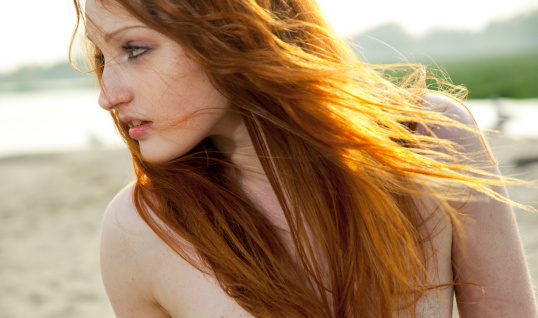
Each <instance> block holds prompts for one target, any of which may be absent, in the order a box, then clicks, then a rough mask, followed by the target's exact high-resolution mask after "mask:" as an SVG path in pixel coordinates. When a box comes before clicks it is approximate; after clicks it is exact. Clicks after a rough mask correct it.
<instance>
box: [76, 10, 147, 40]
mask: <svg viewBox="0 0 538 318" xmlns="http://www.w3.org/2000/svg"><path fill="white" fill-rule="evenodd" d="M84 11H85V18H86V33H87V36H88V38H90V39H94V38H95V37H103V38H104V39H105V40H108V39H109V38H110V37H111V36H113V35H114V33H115V32H117V31H118V30H120V29H125V28H133V27H142V26H145V25H144V24H143V23H142V22H140V21H139V20H137V19H135V18H134V17H133V16H131V15H130V14H129V13H128V12H127V11H126V10H125V9H123V8H122V7H121V6H120V5H119V4H118V3H115V1H105V3H103V1H100V0H87V1H86V5H85V10H84Z"/></svg>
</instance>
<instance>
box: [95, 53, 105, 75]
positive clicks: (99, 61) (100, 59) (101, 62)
mask: <svg viewBox="0 0 538 318" xmlns="http://www.w3.org/2000/svg"><path fill="white" fill-rule="evenodd" d="M95 60H96V61H97V63H96V64H97V67H98V68H100V69H101V73H103V71H104V70H105V56H104V55H103V54H96V55H95Z"/></svg>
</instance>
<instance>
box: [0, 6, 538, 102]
mask: <svg viewBox="0 0 538 318" xmlns="http://www.w3.org/2000/svg"><path fill="white" fill-rule="evenodd" d="M536 30H538V11H533V12H528V13H526V14H524V15H521V16H518V17H515V18H512V19H510V20H506V21H497V22H493V23H491V24H490V25H489V26H488V27H487V28H485V29H484V30H482V31H481V32H465V31H447V30H433V31H431V32H430V33H428V34H426V35H424V36H423V37H413V36H412V35H409V34H408V33H407V32H406V31H405V30H404V29H403V28H401V27H400V26H398V25H396V24H387V25H384V26H381V27H379V28H375V29H373V30H370V31H368V32H366V33H365V34H358V35H356V36H353V37H351V38H349V39H348V41H349V42H350V43H351V44H352V46H354V45H358V46H360V48H358V47H355V48H356V53H357V54H358V55H359V56H360V57H361V58H362V59H363V60H365V61H367V62H368V63H372V64H376V63H378V64H381V63H387V64H389V63H402V62H403V63H406V62H407V63H414V62H416V63H421V64H424V65H426V66H427V67H428V69H429V70H430V73H431V74H433V75H436V76H439V75H441V76H448V78H449V79H450V80H451V82H452V83H453V84H455V85H463V86H466V87H467V89H468V90H469V96H468V97H469V98H474V99H479V98H491V97H494V96H497V97H506V98H518V99H521V98H538V36H536ZM439 70H440V71H439ZM393 75H395V76H396V77H398V76H401V75H402V74H400V73H397V74H393ZM81 86H88V87H91V86H93V87H95V86H96V85H95V81H94V80H93V79H92V78H91V76H89V75H88V74H80V73H77V72H76V71H74V70H73V69H72V68H71V65H69V63H68V62H64V63H59V64H57V65H54V66H52V67H48V68H44V67H23V68H21V69H19V70H17V71H15V72H13V73H11V74H0V93H1V92H12V91H27V90H36V89H51V88H58V89H65V88H70V87H81Z"/></svg>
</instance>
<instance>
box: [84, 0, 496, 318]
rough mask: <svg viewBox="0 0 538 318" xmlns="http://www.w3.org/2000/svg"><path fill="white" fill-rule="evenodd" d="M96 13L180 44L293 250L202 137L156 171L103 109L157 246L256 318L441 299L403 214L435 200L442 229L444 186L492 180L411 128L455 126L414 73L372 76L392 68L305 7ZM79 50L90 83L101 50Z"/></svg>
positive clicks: (304, 1)
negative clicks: (430, 294)
mask: <svg viewBox="0 0 538 318" xmlns="http://www.w3.org/2000/svg"><path fill="white" fill-rule="evenodd" d="M74 2H75V5H76V7H77V13H78V16H79V20H80V21H84V17H83V11H82V9H81V7H80V4H79V1H78V0H74ZM108 2H110V1H108ZM103 5H108V6H112V5H119V6H121V7H123V8H124V9H126V10H127V11H128V12H130V13H131V14H132V15H133V16H134V17H135V18H137V19H139V20H140V21H142V22H143V23H145V24H146V25H148V26H149V27H150V28H152V29H155V30H156V31H158V32H160V33H162V34H164V35H166V36H167V37H169V38H170V39H172V40H174V41H176V42H177V43H179V44H180V45H181V46H182V47H183V49H184V50H185V52H186V53H187V56H188V57H189V58H191V59H192V60H194V61H195V62H196V63H198V64H199V65H201V66H202V68H203V69H204V70H205V72H206V73H207V75H208V76H209V78H210V80H211V82H212V83H213V85H214V86H215V87H216V88H217V89H218V90H219V91H220V92H221V93H222V94H223V95H225V96H226V97H227V98H228V99H229V100H230V101H231V102H232V103H233V104H234V106H235V107H234V109H237V111H239V112H240V113H241V115H242V116H243V119H244V122H245V125H246V127H247V129H248V133H249V135H250V138H251V139H252V142H253V144H254V147H255V149H256V152H257V154H258V156H259V159H260V160H261V163H262V165H263V168H264V171H265V173H266V175H267V177H268V179H269V181H270V183H271V185H272V187H273V189H274V191H275V193H276V195H277V197H278V199H279V202H280V204H281V206H282V208H283V211H284V214H285V217H286V220H287V221H288V223H289V227H290V228H289V231H290V233H291V238H292V239H293V243H294V244H293V249H294V250H293V251H291V252H290V250H289V249H288V248H287V245H286V244H284V242H283V240H282V238H281V234H280V232H279V230H278V229H276V228H275V226H273V225H272V224H271V223H270V222H269V221H268V220H267V219H266V218H265V217H264V215H263V213H262V212H261V211H260V210H259V209H257V208H256V207H255V206H254V205H253V203H251V202H250V200H249V199H248V198H247V196H246V194H245V193H243V192H242V190H241V187H240V186H239V184H238V182H237V179H236V176H237V174H236V173H237V171H236V167H234V166H233V165H232V163H231V162H230V160H229V159H228V158H227V157H226V155H225V154H223V153H221V152H219V150H218V149H217V148H216V147H215V146H214V145H213V144H212V143H211V142H210V141H209V140H204V141H202V142H201V143H200V144H199V145H198V146H196V147H195V148H194V149H192V150H191V151H190V152H189V153H188V154H186V155H184V156H182V157H180V158H177V159H174V160H172V161H170V162H167V163H158V164H155V163H148V162H146V161H144V159H143V157H142V156H141V154H140V151H139V146H138V143H137V141H136V140H133V139H131V138H130V137H129V135H128V126H127V125H125V124H124V123H122V122H121V121H120V120H119V118H118V114H117V113H116V112H115V111H112V112H111V113H112V115H113V117H114V119H115V123H116V125H117V127H118V129H119V131H120V133H121V134H122V136H123V138H124V139H125V141H126V143H127V145H128V147H129V149H130V151H131V153H132V157H133V162H134V168H135V172H136V186H135V190H134V191H135V192H134V201H135V205H136V208H137V210H138V212H139V214H140V215H141V217H142V218H143V219H144V220H145V221H146V222H147V223H148V225H149V226H150V227H151V228H152V229H153V230H154V231H155V232H156V233H157V234H158V235H159V236H160V237H161V238H162V239H163V241H164V242H166V244H168V245H169V246H170V247H171V248H172V249H173V250H174V251H176V252H177V253H178V254H179V255H181V256H182V257H184V258H185V259H186V260H187V261H189V262H190V263H191V264H193V265H194V266H196V267H197V268H199V269H200V270H202V271H204V272H208V273H212V274H213V275H214V276H215V277H216V278H217V280H218V282H219V283H220V286H221V287H222V289H223V290H224V291H225V292H226V293H227V294H228V295H229V296H230V297H232V298H233V299H234V300H235V301H236V302H237V303H238V304H239V305H241V306H242V307H243V308H244V309H245V310H246V311H248V312H249V313H251V314H252V315H254V316H256V317H392V315H393V314H394V312H398V311H401V312H407V313H408V314H409V316H415V313H414V311H415V307H416V304H417V301H418V300H419V299H420V298H421V297H423V295H424V294H425V293H426V292H427V291H428V290H430V289H432V288H439V287H441V286H435V285H434V284H433V283H432V281H433V278H432V277H430V276H429V275H428V272H427V269H426V265H427V262H432V261H433V260H428V259H427V258H428V257H427V256H426V255H430V254H432V251H428V250H427V249H428V246H430V245H428V244H427V243H428V242H429V241H430V240H431V238H432V236H433V235H435V233H432V231H428V230H427V229H425V223H426V222H427V221H428V220H427V219H428V218H429V217H428V216H423V215H421V214H419V213H418V212H417V205H419V204H421V202H422V201H424V200H422V199H425V198H430V199H434V201H435V202H436V206H435V207H430V208H431V213H432V214H433V213H434V212H435V213H439V214H440V215H444V216H445V217H447V218H449V219H452V222H453V223H454V224H453V227H454V229H455V230H456V231H457V230H458V229H459V225H458V223H457V221H456V219H455V218H454V216H455V215H456V213H457V210H456V209H455V208H453V207H452V206H453V205H451V204H448V202H449V200H456V199H458V198H460V199H461V197H464V198H467V196H466V194H465V193H467V194H468V193H469V191H467V192H465V188H462V187H458V185H464V186H465V187H470V188H475V189H477V190H479V191H482V192H485V193H486V194H489V195H490V196H493V197H495V196H496V194H495V193H494V192H492V191H491V190H490V189H489V187H487V186H486V184H487V180H488V178H490V177H491V176H488V175H484V174H482V175H481V174H479V173H478V172H477V171H471V170H469V169H470V168H468V167H466V166H465V165H463V161H462V160H463V159H461V160H460V159H458V158H463V156H462V155H461V154H460V153H458V151H457V148H456V147H455V146H454V145H451V144H450V143H449V142H448V141H446V140H441V139H438V138H436V137H435V136H434V135H433V134H429V133H423V134H419V133H417V132H416V130H415V129H414V127H416V126H417V125H418V124H420V125H422V126H423V127H428V126H430V125H444V126H446V125H457V124H456V123H454V122H453V121H451V120H450V119H448V118H445V117H443V116H442V115H441V114H440V113H436V112H433V111H429V110H428V107H427V105H426V103H425V102H424V100H423V96H424V93H425V91H426V89H425V75H424V74H425V73H424V70H423V69H422V68H421V67H419V66H414V67H409V69H410V70H411V71H410V75H409V76H408V77H406V78H405V79H404V80H403V81H401V82H399V84H395V83H394V81H392V80H390V78H389V77H387V76H386V75H384V74H387V73H386V71H387V70H393V71H394V70H396V71H398V69H397V67H398V66H395V67H393V68H392V69H390V68H389V67H388V66H373V65H368V64H365V63H361V62H360V61H359V60H358V59H357V58H356V57H355V55H353V54H352V52H351V50H350V49H348V47H347V46H346V45H345V44H344V43H343V41H342V40H340V39H339V37H338V36H336V35H335V34H334V32H333V31H332V29H331V28H330V27H329V25H328V24H327V22H326V21H325V19H324V18H323V15H322V14H321V12H320V10H319V8H318V6H317V4H316V3H315V2H314V1H312V0H294V1H292V0H153V1H150V0H139V1H132V0H114V1H113V2H110V3H103ZM91 50H92V52H91V53H92V55H95V56H96V58H95V59H93V60H92V61H91V63H92V65H93V66H92V67H93V69H94V70H95V74H96V76H97V79H98V80H99V81H100V79H101V75H102V74H101V72H102V63H103V61H102V59H101V58H100V54H101V53H100V51H99V49H98V48H97V47H92V48H91ZM460 128H462V127H460ZM462 129H463V128H462ZM426 130H427V129H426ZM435 149H437V150H435ZM471 172H472V173H471ZM489 180H490V182H489V183H490V184H496V183H500V182H501V181H500V180H496V179H495V178H492V177H491V178H490V179H489ZM448 187H450V189H451V191H447V188H448ZM179 238H180V239H179ZM187 246H193V247H194V248H195V250H196V252H197V255H193V254H192V253H188V251H187V250H188V249H187ZM199 259H200V260H202V261H201V262H200V261H199Z"/></svg>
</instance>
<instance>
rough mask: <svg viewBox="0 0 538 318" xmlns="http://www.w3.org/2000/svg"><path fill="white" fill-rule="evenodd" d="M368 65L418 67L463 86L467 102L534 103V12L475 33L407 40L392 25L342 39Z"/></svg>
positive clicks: (537, 59) (537, 29)
mask: <svg viewBox="0 0 538 318" xmlns="http://www.w3.org/2000/svg"><path fill="white" fill-rule="evenodd" d="M348 40H349V42H350V44H351V45H352V47H353V49H354V50H355V53H356V54H357V55H359V57H361V58H362V59H363V60H364V61H366V62H368V63H373V64H389V63H420V64H423V65H426V66H427V67H428V69H429V71H430V72H431V73H432V74H437V75H440V74H444V75H445V76H447V78H448V79H450V80H451V82H452V83H453V84H455V85H464V86H466V87H467V89H468V90H469V98H475V99H479V98H480V99H482V98H489V97H506V98H517V99H522V98H538V11H533V12H530V13H527V14H525V15H521V16H518V17H515V18H513V19H510V20H506V21H497V22H493V23H491V24H489V25H488V26H487V27H486V28H485V29H484V30H482V31H480V32H469V31H467V32H466V31H447V30H432V31H431V32H429V33H427V34H426V35H424V36H422V37H413V36H411V35H409V34H408V33H407V32H406V31H405V29H403V28H402V27H400V26H398V25H396V24H387V25H384V26H381V27H379V28H376V29H373V30H370V31H367V32H365V33H363V34H358V35H356V36H353V37H351V38H349V39H348Z"/></svg>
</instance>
